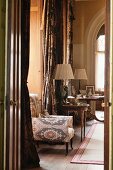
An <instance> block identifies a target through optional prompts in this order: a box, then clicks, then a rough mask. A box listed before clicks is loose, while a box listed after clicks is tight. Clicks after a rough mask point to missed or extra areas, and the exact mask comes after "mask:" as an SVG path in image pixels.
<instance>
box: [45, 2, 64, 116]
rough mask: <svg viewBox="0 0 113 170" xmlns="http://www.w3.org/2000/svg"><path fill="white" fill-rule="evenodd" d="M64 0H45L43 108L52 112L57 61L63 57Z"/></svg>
mask: <svg viewBox="0 0 113 170" xmlns="http://www.w3.org/2000/svg"><path fill="white" fill-rule="evenodd" d="M61 8H62V1H61V0H45V6H44V11H43V16H44V18H43V59H44V60H43V61H44V62H43V63H44V65H43V66H44V90H43V109H46V110H48V111H49V112H50V113H52V111H53V110H52V106H53V95H54V94H53V93H54V85H53V79H54V72H55V66H56V64H57V63H62V59H63V48H62V46H63V42H62V40H63V34H62V9H61Z"/></svg>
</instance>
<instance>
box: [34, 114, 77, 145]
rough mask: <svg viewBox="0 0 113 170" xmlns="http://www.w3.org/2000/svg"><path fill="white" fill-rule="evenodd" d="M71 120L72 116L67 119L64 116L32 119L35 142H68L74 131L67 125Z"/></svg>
mask: <svg viewBox="0 0 113 170" xmlns="http://www.w3.org/2000/svg"><path fill="white" fill-rule="evenodd" d="M71 118H72V116H69V118H67V117H65V116H62V117H60V116H56V117H51V118H32V125H33V136H34V139H35V140H37V141H49V142H50V141H53V142H69V141H70V139H71V138H72V137H73V136H74V129H73V128H72V125H69V120H70V119H71ZM70 122H71V121H70Z"/></svg>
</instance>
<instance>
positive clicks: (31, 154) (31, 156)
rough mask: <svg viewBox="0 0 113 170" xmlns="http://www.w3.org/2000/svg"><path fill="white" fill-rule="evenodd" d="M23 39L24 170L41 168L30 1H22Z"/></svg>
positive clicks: (22, 108)
mask: <svg viewBox="0 0 113 170" xmlns="http://www.w3.org/2000/svg"><path fill="white" fill-rule="evenodd" d="M21 5H22V6H21V7H22V18H21V20H22V24H21V30H22V39H21V44H22V45H21V51H22V54H21V56H22V58H21V77H22V79H21V111H22V112H21V166H22V168H30V167H32V168H35V167H39V161H40V160H39V157H38V153H37V151H36V147H35V145H34V139H33V132H32V123H31V111H30V99H29V91H28V87H27V76H28V69H29V37H30V36H29V32H30V31H29V29H30V0H23V1H22V4H21Z"/></svg>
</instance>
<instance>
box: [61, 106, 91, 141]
mask: <svg viewBox="0 0 113 170" xmlns="http://www.w3.org/2000/svg"><path fill="white" fill-rule="evenodd" d="M88 107H89V104H84V103H83V104H80V105H70V104H66V105H63V106H62V108H63V111H64V114H65V115H66V116H69V114H70V112H75V111H78V114H80V116H81V141H82V129H83V127H84V137H85V123H86V116H85V113H86V111H87V110H88Z"/></svg>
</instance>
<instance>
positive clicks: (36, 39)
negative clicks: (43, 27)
mask: <svg viewBox="0 0 113 170" xmlns="http://www.w3.org/2000/svg"><path fill="white" fill-rule="evenodd" d="M38 2H39V3H38V5H37V6H36V2H35V1H32V3H31V4H32V5H33V4H35V6H32V5H31V8H30V64H29V75H28V87H29V92H30V93H38V94H39V97H41V91H42V71H43V70H42V57H41V34H40V23H41V8H40V7H41V1H38Z"/></svg>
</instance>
